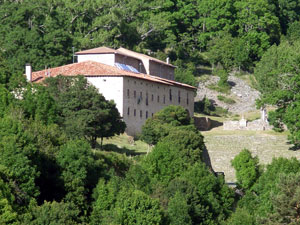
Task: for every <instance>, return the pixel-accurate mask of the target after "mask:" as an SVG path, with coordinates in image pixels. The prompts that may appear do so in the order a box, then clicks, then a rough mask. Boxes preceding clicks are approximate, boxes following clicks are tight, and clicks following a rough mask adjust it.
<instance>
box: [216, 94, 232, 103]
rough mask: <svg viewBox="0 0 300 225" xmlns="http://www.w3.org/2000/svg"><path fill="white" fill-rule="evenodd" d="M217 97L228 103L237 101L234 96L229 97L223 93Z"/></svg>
mask: <svg viewBox="0 0 300 225" xmlns="http://www.w3.org/2000/svg"><path fill="white" fill-rule="evenodd" d="M217 98H218V99H219V100H220V101H222V102H225V103H227V104H234V103H235V101H234V100H233V99H232V98H227V97H225V96H223V95H218V96H217Z"/></svg>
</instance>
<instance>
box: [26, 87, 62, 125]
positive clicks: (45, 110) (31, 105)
mask: <svg viewBox="0 0 300 225" xmlns="http://www.w3.org/2000/svg"><path fill="white" fill-rule="evenodd" d="M22 98H23V99H22V101H20V105H21V108H22V110H23V111H24V117H25V118H32V119H35V120H40V121H42V122H44V123H45V124H51V123H55V122H56V121H57V114H58V111H57V106H56V104H55V101H54V99H53V98H52V97H51V96H50V94H49V92H48V91H47V89H46V87H44V86H40V85H32V86H31V85H27V88H26V89H25V91H23V93H22Z"/></svg>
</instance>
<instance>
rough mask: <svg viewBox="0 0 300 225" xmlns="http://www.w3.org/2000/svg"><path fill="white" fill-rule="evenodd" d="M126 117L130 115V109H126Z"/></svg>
mask: <svg viewBox="0 0 300 225" xmlns="http://www.w3.org/2000/svg"><path fill="white" fill-rule="evenodd" d="M127 115H128V116H129V115H130V108H129V107H128V109H127Z"/></svg>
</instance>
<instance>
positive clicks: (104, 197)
mask: <svg viewBox="0 0 300 225" xmlns="http://www.w3.org/2000/svg"><path fill="white" fill-rule="evenodd" d="M120 189H121V179H120V178H119V177H117V176H114V177H112V179H110V181H109V182H107V183H106V182H105V180H104V179H100V180H99V182H98V184H97V187H96V188H95V189H94V192H93V199H94V202H93V211H92V213H91V217H90V221H91V224H109V223H110V222H111V220H113V219H114V214H113V213H112V211H113V209H114V207H115V204H116V201H117V195H118V193H119V191H120Z"/></svg>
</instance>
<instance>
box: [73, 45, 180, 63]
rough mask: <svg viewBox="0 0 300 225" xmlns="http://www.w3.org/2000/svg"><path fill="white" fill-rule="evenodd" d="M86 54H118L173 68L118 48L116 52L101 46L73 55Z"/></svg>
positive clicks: (146, 56) (142, 55)
mask: <svg viewBox="0 0 300 225" xmlns="http://www.w3.org/2000/svg"><path fill="white" fill-rule="evenodd" d="M86 54H119V55H125V56H130V57H132V58H135V59H139V60H143V59H146V60H150V61H154V62H157V63H160V64H164V65H166V66H170V67H175V66H174V65H172V64H168V63H166V62H164V61H161V60H159V59H156V58H153V57H151V56H148V55H145V54H142V53H138V52H134V51H131V50H128V49H126V48H118V49H117V50H115V49H112V48H108V47H104V46H103V47H99V48H93V49H88V50H84V51H80V52H76V53H75V55H86Z"/></svg>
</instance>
